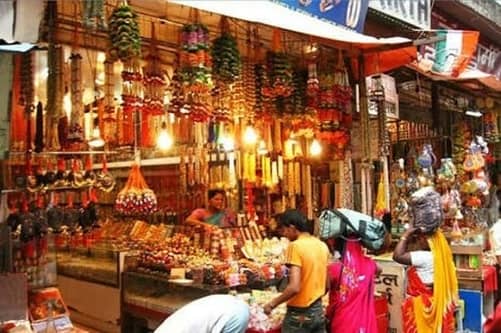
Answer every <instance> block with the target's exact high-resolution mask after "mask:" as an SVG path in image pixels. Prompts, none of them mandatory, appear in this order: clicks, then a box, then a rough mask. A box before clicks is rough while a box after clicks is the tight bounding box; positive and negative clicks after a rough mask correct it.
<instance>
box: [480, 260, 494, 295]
mask: <svg viewBox="0 0 501 333" xmlns="http://www.w3.org/2000/svg"><path fill="white" fill-rule="evenodd" d="M482 276H483V279H484V293H490V292H494V291H496V290H498V279H497V273H496V267H494V266H488V265H484V266H483V267H482Z"/></svg>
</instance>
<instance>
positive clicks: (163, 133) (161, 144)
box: [157, 122, 174, 150]
mask: <svg viewBox="0 0 501 333" xmlns="http://www.w3.org/2000/svg"><path fill="white" fill-rule="evenodd" d="M173 143H174V142H173V140H172V137H171V136H170V134H169V132H168V131H167V125H166V124H165V122H164V123H163V124H162V129H161V130H160V133H158V137H157V148H158V149H160V150H169V149H170V148H171V147H172V144H173Z"/></svg>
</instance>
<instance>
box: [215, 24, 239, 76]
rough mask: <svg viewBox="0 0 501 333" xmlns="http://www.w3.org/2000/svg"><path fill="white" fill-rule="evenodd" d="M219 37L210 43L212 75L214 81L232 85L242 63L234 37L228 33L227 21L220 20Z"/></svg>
mask: <svg viewBox="0 0 501 333" xmlns="http://www.w3.org/2000/svg"><path fill="white" fill-rule="evenodd" d="M220 26H221V36H220V37H218V38H216V39H215V40H214V41H213V42H212V51H211V54H212V62H213V66H212V73H213V75H214V79H215V80H218V81H221V82H224V83H227V84H232V83H234V82H235V81H236V80H237V79H238V78H239V77H240V74H241V70H242V61H241V59H240V51H239V50H238V43H237V40H236V38H235V37H233V36H232V35H231V33H230V31H229V30H230V28H229V23H228V19H227V18H226V17H223V18H221V23H220Z"/></svg>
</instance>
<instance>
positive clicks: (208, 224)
mask: <svg viewBox="0 0 501 333" xmlns="http://www.w3.org/2000/svg"><path fill="white" fill-rule="evenodd" d="M208 198H209V201H208V205H207V208H197V209H195V210H194V211H193V212H192V213H191V214H190V216H188V218H187V219H186V223H187V224H190V225H193V226H203V227H204V228H205V229H212V228H213V227H223V228H224V227H230V226H233V225H235V214H234V213H233V212H232V211H231V210H230V209H227V208H225V205H226V192H225V191H224V190H222V189H212V190H209V191H208Z"/></svg>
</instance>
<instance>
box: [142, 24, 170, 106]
mask: <svg viewBox="0 0 501 333" xmlns="http://www.w3.org/2000/svg"><path fill="white" fill-rule="evenodd" d="M151 31H152V32H151V34H152V37H151V44H150V53H149V54H148V56H147V57H146V58H145V60H146V62H147V65H146V67H145V68H144V70H143V73H144V77H143V84H144V106H143V112H145V113H148V114H150V115H154V116H155V115H163V114H164V98H165V86H166V84H167V82H166V80H165V72H164V70H163V69H162V68H161V64H160V57H159V56H158V47H157V38H156V33H155V24H154V23H153V22H152V23H151Z"/></svg>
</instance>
